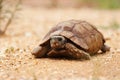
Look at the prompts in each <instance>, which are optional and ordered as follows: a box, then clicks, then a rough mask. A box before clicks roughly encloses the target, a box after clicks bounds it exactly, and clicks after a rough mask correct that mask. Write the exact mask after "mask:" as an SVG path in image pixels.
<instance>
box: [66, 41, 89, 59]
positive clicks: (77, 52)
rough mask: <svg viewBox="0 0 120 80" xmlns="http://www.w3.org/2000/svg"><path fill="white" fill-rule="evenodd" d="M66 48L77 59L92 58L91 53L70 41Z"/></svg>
mask: <svg viewBox="0 0 120 80" xmlns="http://www.w3.org/2000/svg"><path fill="white" fill-rule="evenodd" d="M66 50H67V51H68V52H69V54H70V55H71V56H73V58H75V59H86V60H90V58H91V57H90V55H89V53H87V52H85V51H83V50H81V49H78V48H77V47H75V46H74V45H73V44H70V43H66Z"/></svg>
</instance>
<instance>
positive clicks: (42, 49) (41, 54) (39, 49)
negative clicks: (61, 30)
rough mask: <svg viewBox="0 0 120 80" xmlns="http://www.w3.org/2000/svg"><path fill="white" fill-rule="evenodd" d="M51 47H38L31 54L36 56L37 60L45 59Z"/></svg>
mask: <svg viewBox="0 0 120 80" xmlns="http://www.w3.org/2000/svg"><path fill="white" fill-rule="evenodd" d="M49 50H50V49H49V47H48V46H45V47H42V46H38V47H36V48H35V49H33V51H32V52H31V53H32V55H34V56H35V57H36V58H41V57H45V55H46V53H47V52H48V51H49Z"/></svg>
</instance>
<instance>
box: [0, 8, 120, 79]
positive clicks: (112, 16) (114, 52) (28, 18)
mask: <svg viewBox="0 0 120 80" xmlns="http://www.w3.org/2000/svg"><path fill="white" fill-rule="evenodd" d="M18 16H19V18H18V19H16V20H15V21H14V22H13V23H12V24H11V25H10V27H9V28H8V30H7V32H6V35H4V36H0V80H119V79H120V61H119V60H120V28H118V29H113V28H108V29H106V28H100V26H108V25H110V23H111V22H113V21H116V22H117V23H118V24H120V18H119V17H120V10H115V11H109V10H95V9H86V8H85V9H39V8H37V9H36V8H27V7H24V8H23V10H22V11H20V13H19V14H18ZM69 19H82V20H86V21H88V22H90V23H91V24H94V25H95V26H96V27H97V28H98V29H99V30H100V31H101V32H102V34H103V35H104V37H105V38H106V39H107V40H106V44H107V45H108V46H110V47H111V50H110V51H109V52H106V53H105V54H99V55H95V56H92V58H91V60H84V61H78V60H68V59H50V58H40V59H36V58H34V56H33V55H31V51H32V50H33V48H35V47H36V46H37V45H39V43H40V42H41V40H42V38H43V37H44V35H45V34H46V33H47V32H48V31H49V30H50V29H51V28H52V27H53V26H55V25H56V24H57V23H58V22H61V21H65V20H69Z"/></svg>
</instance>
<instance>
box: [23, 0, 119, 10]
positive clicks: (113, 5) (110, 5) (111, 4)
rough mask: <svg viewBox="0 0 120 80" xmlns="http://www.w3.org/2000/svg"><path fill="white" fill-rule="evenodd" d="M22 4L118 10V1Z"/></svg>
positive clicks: (55, 0) (27, 2)
mask: <svg viewBox="0 0 120 80" xmlns="http://www.w3.org/2000/svg"><path fill="white" fill-rule="evenodd" d="M23 3H24V5H27V6H30V7H43V8H84V7H87V8H97V9H119V8H120V4H119V3H120V0H44V1H43V0H24V1H23Z"/></svg>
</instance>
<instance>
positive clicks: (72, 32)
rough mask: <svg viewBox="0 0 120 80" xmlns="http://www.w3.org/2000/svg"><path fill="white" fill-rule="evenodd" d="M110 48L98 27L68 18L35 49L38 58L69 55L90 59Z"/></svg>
mask: <svg viewBox="0 0 120 80" xmlns="http://www.w3.org/2000/svg"><path fill="white" fill-rule="evenodd" d="M99 50H101V51H102V52H103V53H105V52H106V51H109V50H110V47H108V46H106V45H105V39H104V37H103V35H102V33H101V32H99V31H98V30H97V28H96V27H94V26H93V25H91V24H90V23H88V22H87V21H82V20H68V21H63V22H60V23H58V24H57V25H56V26H55V27H53V28H52V29H51V30H50V31H49V32H48V33H47V34H46V36H45V37H44V38H43V40H42V42H41V44H40V45H39V46H37V47H36V48H35V49H33V51H32V54H33V55H34V56H35V57H36V58H42V57H68V58H72V59H90V58H91V55H94V54H97V53H98V51H99Z"/></svg>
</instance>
